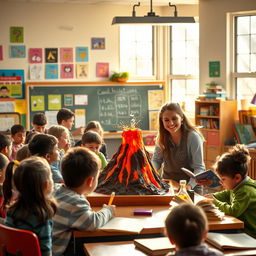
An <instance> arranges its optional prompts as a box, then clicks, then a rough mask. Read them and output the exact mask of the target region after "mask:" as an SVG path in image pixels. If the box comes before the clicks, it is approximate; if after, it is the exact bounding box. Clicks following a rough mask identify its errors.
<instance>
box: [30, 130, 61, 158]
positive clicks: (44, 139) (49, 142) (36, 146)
mask: <svg viewBox="0 0 256 256" xmlns="http://www.w3.org/2000/svg"><path fill="white" fill-rule="evenodd" d="M57 144H58V140H57V138H55V137H54V136H53V135H49V134H42V133H41V134H37V135H35V136H34V137H33V138H32V140H31V141H30V142H29V144H28V148H29V151H30V153H31V155H37V156H42V157H45V155H46V154H51V153H52V152H53V148H54V147H55V145H57Z"/></svg>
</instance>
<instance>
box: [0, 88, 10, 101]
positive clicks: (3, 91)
mask: <svg viewBox="0 0 256 256" xmlns="http://www.w3.org/2000/svg"><path fill="white" fill-rule="evenodd" d="M0 91H1V95H0V98H10V97H9V96H8V93H9V90H8V88H7V87H6V86H1V89H0Z"/></svg>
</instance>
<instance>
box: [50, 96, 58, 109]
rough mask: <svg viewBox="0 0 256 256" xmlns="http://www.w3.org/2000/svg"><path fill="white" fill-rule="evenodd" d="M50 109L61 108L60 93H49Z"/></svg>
mask: <svg viewBox="0 0 256 256" xmlns="http://www.w3.org/2000/svg"><path fill="white" fill-rule="evenodd" d="M48 109H49V110H59V109H61V95H60V94H56V95H55V94H50V95H48Z"/></svg>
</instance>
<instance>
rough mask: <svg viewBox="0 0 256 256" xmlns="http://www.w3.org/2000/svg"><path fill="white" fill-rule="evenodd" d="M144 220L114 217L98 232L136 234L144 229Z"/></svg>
mask: <svg viewBox="0 0 256 256" xmlns="http://www.w3.org/2000/svg"><path fill="white" fill-rule="evenodd" d="M144 222H145V219H136V218H123V217H114V218H113V219H111V220H110V221H109V222H108V223H106V224H105V225H104V226H103V227H101V228H99V230H102V231H106V232H126V233H135V234H138V233H140V232H141V230H142V229H143V227H144V224H145V223H144Z"/></svg>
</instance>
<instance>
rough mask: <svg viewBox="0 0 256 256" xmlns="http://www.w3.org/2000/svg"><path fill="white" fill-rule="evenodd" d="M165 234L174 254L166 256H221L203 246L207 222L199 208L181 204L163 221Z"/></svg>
mask: <svg viewBox="0 0 256 256" xmlns="http://www.w3.org/2000/svg"><path fill="white" fill-rule="evenodd" d="M165 226H166V232H167V235H168V237H169V239H170V241H171V243H172V244H175V247H176V252H174V253H173V252H172V253H169V254H167V256H171V255H175V256H188V255H189V256H221V255H223V254H222V253H221V252H219V251H217V250H214V249H209V248H208V246H207V245H206V244H203V241H204V240H205V238H206V236H207V231H208V230H207V229H208V222H207V218H206V215H205V213H204V212H203V210H202V209H201V208H199V207H198V206H195V205H193V204H190V203H182V204H180V205H178V206H176V207H174V208H173V209H172V211H171V212H170V213H169V215H168V216H167V218H166V220H165Z"/></svg>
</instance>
